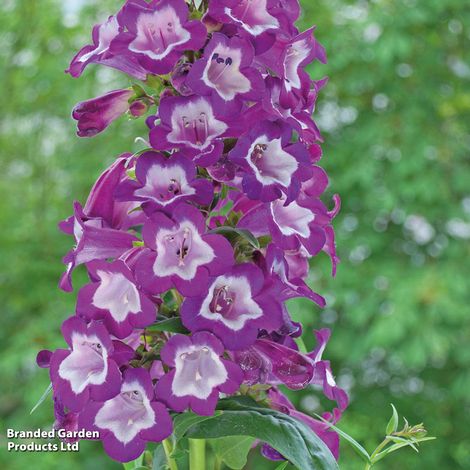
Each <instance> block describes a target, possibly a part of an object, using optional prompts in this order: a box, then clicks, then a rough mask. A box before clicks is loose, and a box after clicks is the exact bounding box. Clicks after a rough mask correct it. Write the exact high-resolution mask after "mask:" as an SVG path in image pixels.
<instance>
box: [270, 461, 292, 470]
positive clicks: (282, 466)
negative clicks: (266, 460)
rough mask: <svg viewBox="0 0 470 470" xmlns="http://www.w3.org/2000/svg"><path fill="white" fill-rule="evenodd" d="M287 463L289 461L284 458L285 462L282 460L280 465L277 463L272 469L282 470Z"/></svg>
mask: <svg viewBox="0 0 470 470" xmlns="http://www.w3.org/2000/svg"><path fill="white" fill-rule="evenodd" d="M288 465H289V462H288V461H287V460H286V461H285V462H282V463H281V464H280V465H278V466H277V467H276V468H275V469H274V470H284V469H285V468H287V466H288Z"/></svg>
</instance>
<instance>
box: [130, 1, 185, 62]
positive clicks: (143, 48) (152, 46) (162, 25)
mask: <svg viewBox="0 0 470 470" xmlns="http://www.w3.org/2000/svg"><path fill="white" fill-rule="evenodd" d="M189 38H190V33H189V32H188V31H187V30H186V29H184V28H183V27H182V25H181V22H180V20H179V18H178V16H177V14H176V12H175V10H174V9H173V8H172V7H170V6H168V7H166V8H163V9H161V10H159V11H155V12H153V13H143V14H141V15H139V16H138V18H137V35H136V38H135V39H134V40H133V41H132V42H131V43H130V44H129V49H130V50H131V51H133V52H137V53H141V54H146V55H148V56H149V57H150V58H152V59H155V60H161V59H163V58H164V57H165V56H166V55H167V54H168V53H169V52H170V51H171V50H173V49H174V48H175V47H176V46H178V45H180V44H183V43H184V42H186V41H187V40H188V39H189Z"/></svg>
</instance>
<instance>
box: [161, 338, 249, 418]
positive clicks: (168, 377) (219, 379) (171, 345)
mask: <svg viewBox="0 0 470 470" xmlns="http://www.w3.org/2000/svg"><path fill="white" fill-rule="evenodd" d="M223 353H224V347H223V345H222V343H221V342H220V340H219V339H218V338H217V337H216V336H214V335H213V334H211V333H209V332H207V331H203V332H199V333H195V334H193V335H192V336H185V335H179V334H178V335H175V336H173V337H171V338H170V339H169V341H168V342H167V343H166V344H165V346H164V347H163V349H162V351H161V357H162V360H163V362H164V363H165V364H166V365H168V366H169V367H170V368H171V370H170V372H168V373H167V374H165V375H164V376H163V377H162V378H161V379H160V380H159V381H158V382H157V386H156V389H155V392H156V395H157V398H158V399H160V400H161V401H163V402H164V403H166V404H167V405H168V406H169V407H170V408H172V409H173V410H175V411H184V410H186V409H187V408H190V409H191V410H192V411H194V412H195V413H197V414H200V415H207V416H210V415H212V414H213V413H214V410H215V407H216V404H217V401H218V399H219V393H220V392H222V393H229V394H230V393H234V392H236V391H237V390H238V388H239V387H240V384H241V382H242V378H243V374H242V371H241V370H240V368H239V366H238V365H236V364H235V363H233V362H231V361H228V360H226V359H223V358H222V355H223Z"/></svg>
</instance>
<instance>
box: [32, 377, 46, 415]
mask: <svg viewBox="0 0 470 470" xmlns="http://www.w3.org/2000/svg"><path fill="white" fill-rule="evenodd" d="M51 390H52V384H49V386H48V387H47V388H46V390H45V391H44V393H43V394H42V395H41V398H40V399H39V400H38V402H37V403H36V404H35V405H34V406H33V409H32V410H31V411H30V412H29V414H30V415H32V414H33V413H34V412H35V411H36V410H37V409H38V408H39V407H40V406H41V405H42V403H43V402H44V400H45V399H46V398H47V396H48V395H49V393H50V392H51Z"/></svg>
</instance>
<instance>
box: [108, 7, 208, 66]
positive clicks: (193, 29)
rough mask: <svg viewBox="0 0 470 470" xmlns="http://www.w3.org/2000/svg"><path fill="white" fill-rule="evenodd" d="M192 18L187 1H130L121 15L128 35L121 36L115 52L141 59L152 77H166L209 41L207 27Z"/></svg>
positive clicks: (115, 42) (119, 18) (117, 41)
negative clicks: (190, 52) (185, 56)
mask: <svg viewBox="0 0 470 470" xmlns="http://www.w3.org/2000/svg"><path fill="white" fill-rule="evenodd" d="M188 16H189V10H188V6H187V4H186V3H185V1H184V0H160V1H158V2H156V1H152V2H151V3H146V2H143V1H140V0H128V1H127V3H126V4H125V5H124V7H123V8H122V9H121V11H120V12H119V13H118V15H117V18H118V22H119V25H120V26H121V27H122V28H125V29H126V31H124V32H121V33H119V35H118V36H117V37H116V39H115V40H114V41H113V43H112V45H111V51H112V52H114V53H119V54H122V55H125V56H128V57H131V58H133V59H137V61H138V63H139V64H140V65H141V66H142V67H143V68H144V69H145V70H147V71H148V72H149V73H154V74H166V73H168V72H170V71H171V70H172V69H173V67H174V65H175V64H176V62H177V61H178V59H179V58H180V57H181V55H182V54H183V52H184V51H188V50H193V51H194V50H198V49H200V48H201V47H202V46H203V45H204V43H205V41H206V38H207V31H206V28H205V27H204V25H203V24H202V23H201V22H200V21H189V20H188Z"/></svg>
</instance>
